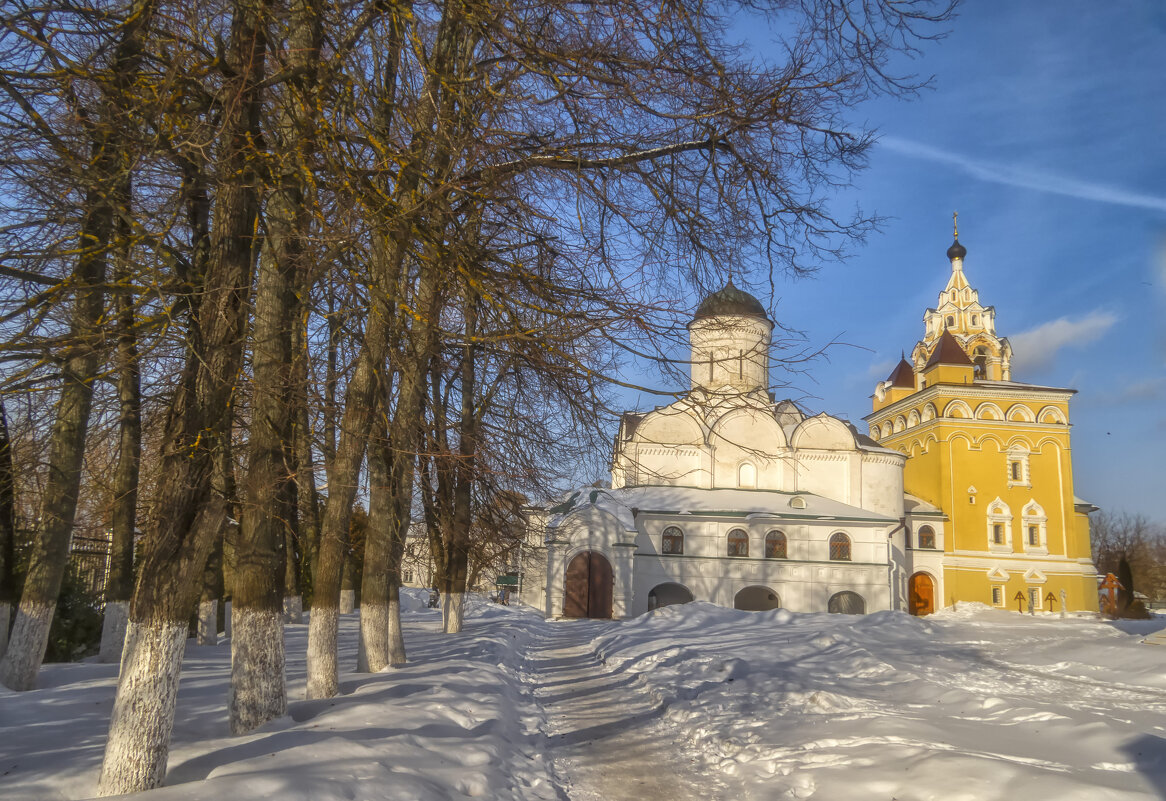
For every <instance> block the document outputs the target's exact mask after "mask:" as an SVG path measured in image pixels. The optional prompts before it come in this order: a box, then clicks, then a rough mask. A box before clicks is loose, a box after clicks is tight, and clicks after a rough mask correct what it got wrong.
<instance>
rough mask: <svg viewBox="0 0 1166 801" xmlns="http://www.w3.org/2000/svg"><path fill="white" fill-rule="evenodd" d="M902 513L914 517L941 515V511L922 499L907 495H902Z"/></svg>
mask: <svg viewBox="0 0 1166 801" xmlns="http://www.w3.org/2000/svg"><path fill="white" fill-rule="evenodd" d="M903 511H905V512H906V513H907V514H915V515H942V514H943V510H942V509H940V508H939V507H938V506H935V505H934V504H930V503H928V502H927V501H925V500H923V499H922V498H918V497H916V496H914V495H911V494H909V493H904V494H903Z"/></svg>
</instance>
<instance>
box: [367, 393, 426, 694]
mask: <svg viewBox="0 0 1166 801" xmlns="http://www.w3.org/2000/svg"><path fill="white" fill-rule="evenodd" d="M386 381H387V379H386ZM388 394H389V393H388V392H387V391H382V392H381V394H380V400H381V406H380V407H379V408H378V411H377V423H376V425H375V426H374V431H373V436H372V437H371V439H370V442H369V449H368V477H369V510H368V535H367V539H366V541H365V551H364V581H363V583H362V585H361V597H360V635H361V645H362V647H361V649H360V656H361V664H360V665H359V669H360V670H362V671H364V672H371V673H376V672H378V671H380V670H383V669H384V668H385V667H387V666H388V665H390V664H401V663H403V661H404V655H403V650H404V647H403V646H404V643H403V641H402V642H400V643H396V644H395V645H396V648H394V643H393V642H392V640H391V638H390V632H391V630H392V629H393V628H394V622H395V627H396V630H397V635H398V636H399V630H400V594H399V589H400V569H401V554H402V553H403V552H404V536H405V531H407V530H408V528H409V511H410V500H411V499H412V488H413V459H414V456H413V454H412V453H407V452H405V451H403V450H400V449H397V448H394V447H392V443H391V441H390V440H389V439H388V429H387V426H386V424H385V417H384V411H383V410H384V409H385V408H387V406H388V400H389V399H388ZM390 465H391V467H390ZM406 487H407V488H408V493H407V494H406V495H405V496H404V497H403V498H402V496H401V495H400V494H399V492H400V490H401V489H403V488H406ZM394 602H395V603H394ZM394 616H395V618H396V620H395V621H394ZM394 658H395V659H396V660H397V661H396V662H394Z"/></svg>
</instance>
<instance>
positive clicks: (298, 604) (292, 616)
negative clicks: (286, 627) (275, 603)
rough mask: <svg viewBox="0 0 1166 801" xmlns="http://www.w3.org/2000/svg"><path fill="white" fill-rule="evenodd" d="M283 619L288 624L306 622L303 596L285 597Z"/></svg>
mask: <svg viewBox="0 0 1166 801" xmlns="http://www.w3.org/2000/svg"><path fill="white" fill-rule="evenodd" d="M283 617H284V620H285V621H286V622H288V623H303V622H304V598H303V596H302V595H288V596H285V597H284V599H283Z"/></svg>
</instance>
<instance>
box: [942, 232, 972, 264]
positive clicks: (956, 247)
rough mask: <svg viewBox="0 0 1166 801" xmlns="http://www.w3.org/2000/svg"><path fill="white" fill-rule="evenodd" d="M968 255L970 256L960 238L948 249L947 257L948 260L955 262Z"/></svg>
mask: <svg viewBox="0 0 1166 801" xmlns="http://www.w3.org/2000/svg"><path fill="white" fill-rule="evenodd" d="M966 255H968V249H967V248H966V247H964V246H963V245H961V244H960V241H959V238H958V237H957V238H956V240H955V241H954V242H952V243H951V247H949V248H948V249H947V257H948V259H952V260H954V259H962V258H963V257H964V256H966Z"/></svg>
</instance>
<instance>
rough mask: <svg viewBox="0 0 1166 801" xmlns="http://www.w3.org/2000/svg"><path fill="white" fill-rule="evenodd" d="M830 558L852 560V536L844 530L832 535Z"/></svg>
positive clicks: (832, 559) (842, 560)
mask: <svg viewBox="0 0 1166 801" xmlns="http://www.w3.org/2000/svg"><path fill="white" fill-rule="evenodd" d="M830 560H831V561H834V562H849V561H850V537H848V536H846V535H845V534H843V533H842V532H839V533H837V534H834V535H833V536H831V537H830Z"/></svg>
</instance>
